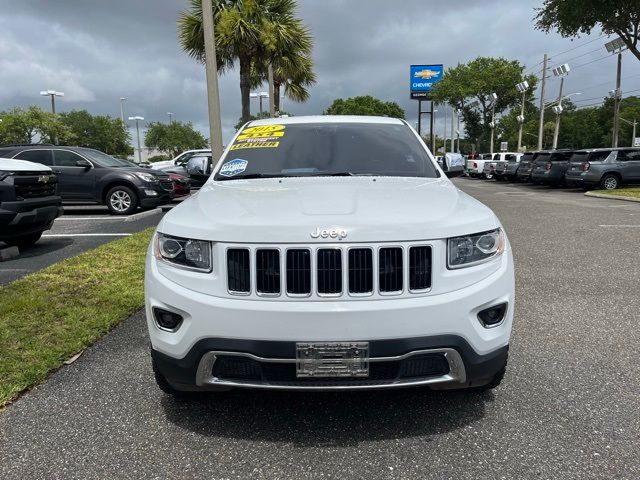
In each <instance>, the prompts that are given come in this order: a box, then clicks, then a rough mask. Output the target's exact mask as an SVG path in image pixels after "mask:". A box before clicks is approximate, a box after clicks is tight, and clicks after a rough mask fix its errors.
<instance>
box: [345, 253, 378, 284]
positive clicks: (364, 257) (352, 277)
mask: <svg viewBox="0 0 640 480" xmlns="http://www.w3.org/2000/svg"><path fill="white" fill-rule="evenodd" d="M349 293H353V294H361V295H364V294H370V293H373V252H372V251H371V249H370V248H352V249H350V250H349Z"/></svg>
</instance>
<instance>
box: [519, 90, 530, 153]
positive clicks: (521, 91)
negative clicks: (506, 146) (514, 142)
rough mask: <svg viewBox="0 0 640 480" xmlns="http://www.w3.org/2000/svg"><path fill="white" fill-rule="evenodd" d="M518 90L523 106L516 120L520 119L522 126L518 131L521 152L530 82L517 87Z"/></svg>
mask: <svg viewBox="0 0 640 480" xmlns="http://www.w3.org/2000/svg"><path fill="white" fill-rule="evenodd" d="M516 88H517V89H518V91H519V92H520V93H522V105H521V106H520V115H518V116H517V117H516V118H517V119H518V123H519V124H520V129H519V130H518V150H516V151H517V152H519V151H520V149H521V148H522V129H523V128H524V103H525V102H526V100H527V90H529V82H527V81H526V80H525V81H524V82H521V83H519V84H517V85H516Z"/></svg>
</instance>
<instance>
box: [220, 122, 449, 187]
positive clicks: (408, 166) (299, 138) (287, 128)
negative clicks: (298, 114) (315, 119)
mask: <svg viewBox="0 0 640 480" xmlns="http://www.w3.org/2000/svg"><path fill="white" fill-rule="evenodd" d="M221 163H222V166H221V167H220V170H219V171H218V173H217V174H216V176H215V180H236V179H241V178H256V177H258V178H259V177H308V176H322V175H380V176H399V177H428V178H435V177H437V176H438V173H437V170H436V168H435V167H434V165H433V163H432V161H431V160H430V158H429V156H428V154H427V152H426V150H425V149H424V147H423V146H422V144H421V143H420V142H419V140H418V139H417V138H416V136H415V134H414V133H413V132H412V131H411V129H410V128H409V127H408V126H407V125H405V124H381V123H300V124H288V125H259V126H255V127H247V128H245V129H244V130H243V131H242V132H241V133H240V135H238V137H237V138H236V140H235V142H234V143H233V145H231V148H230V150H229V152H228V153H227V155H226V156H225V157H224V158H223V160H222V162H221Z"/></svg>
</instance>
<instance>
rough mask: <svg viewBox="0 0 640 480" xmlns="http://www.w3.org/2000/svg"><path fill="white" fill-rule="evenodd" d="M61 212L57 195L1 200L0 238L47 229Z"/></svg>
mask: <svg viewBox="0 0 640 480" xmlns="http://www.w3.org/2000/svg"><path fill="white" fill-rule="evenodd" d="M62 213H63V209H62V199H61V198H60V197H59V196H55V197H44V198H33V199H25V200H20V201H14V202H2V203H1V204H0V227H1V228H0V240H9V239H12V238H15V237H18V236H22V235H29V234H31V233H36V232H42V231H44V230H48V229H50V228H51V225H52V224H53V221H54V220H55V219H56V218H57V217H59V216H60V215H62Z"/></svg>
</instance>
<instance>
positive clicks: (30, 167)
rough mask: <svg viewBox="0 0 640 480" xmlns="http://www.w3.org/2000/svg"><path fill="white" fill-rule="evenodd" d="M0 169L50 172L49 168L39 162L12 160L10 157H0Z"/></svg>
mask: <svg viewBox="0 0 640 480" xmlns="http://www.w3.org/2000/svg"><path fill="white" fill-rule="evenodd" d="M0 170H5V171H11V172H49V173H50V172H51V168H49V167H47V166H46V165H42V164H41V163H34V162H29V161H27V160H13V159H11V158H0Z"/></svg>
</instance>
